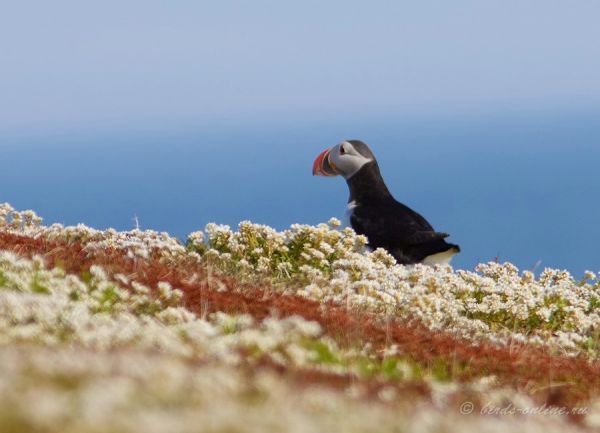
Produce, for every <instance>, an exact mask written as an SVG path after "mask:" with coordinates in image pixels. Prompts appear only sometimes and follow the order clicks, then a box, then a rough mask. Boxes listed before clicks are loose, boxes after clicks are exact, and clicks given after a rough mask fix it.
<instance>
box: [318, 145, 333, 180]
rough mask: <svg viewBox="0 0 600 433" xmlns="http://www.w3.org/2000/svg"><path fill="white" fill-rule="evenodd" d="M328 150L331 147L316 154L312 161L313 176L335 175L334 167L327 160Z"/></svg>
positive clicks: (329, 150)
mask: <svg viewBox="0 0 600 433" xmlns="http://www.w3.org/2000/svg"><path fill="white" fill-rule="evenodd" d="M329 152H331V149H327V150H324V151H323V152H321V153H320V154H319V156H317V159H315V162H314V163H313V170H312V173H313V176H337V172H336V171H335V167H334V166H332V165H331V164H330V162H329Z"/></svg>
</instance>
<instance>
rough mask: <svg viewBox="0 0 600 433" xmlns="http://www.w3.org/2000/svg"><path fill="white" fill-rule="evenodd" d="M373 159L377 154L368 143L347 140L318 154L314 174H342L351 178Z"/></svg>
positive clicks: (314, 164)
mask: <svg viewBox="0 0 600 433" xmlns="http://www.w3.org/2000/svg"><path fill="white" fill-rule="evenodd" d="M371 161H375V155H373V152H371V149H369V146H367V145H366V143H363V142H362V141H360V140H346V141H342V142H341V143H340V144H338V145H336V146H333V147H332V148H331V149H328V150H325V151H323V152H321V153H320V154H319V156H317V159H315V162H314V163H313V175H317V176H337V175H341V176H344V178H345V179H350V178H351V177H352V176H353V175H354V174H356V173H357V172H358V171H359V170H360V169H361V168H362V167H363V166H364V165H365V164H367V163H369V162H371Z"/></svg>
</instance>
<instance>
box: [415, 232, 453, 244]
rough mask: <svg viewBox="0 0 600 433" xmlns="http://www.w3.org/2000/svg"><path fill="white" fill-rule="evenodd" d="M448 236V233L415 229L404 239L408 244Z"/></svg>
mask: <svg viewBox="0 0 600 433" xmlns="http://www.w3.org/2000/svg"><path fill="white" fill-rule="evenodd" d="M448 236H450V235H449V234H448V233H441V232H434V231H417V232H415V233H414V234H412V235H410V236H409V237H408V238H407V239H406V243H407V244H408V245H418V244H424V243H426V242H431V241H437V240H441V239H446V238H447V237H448Z"/></svg>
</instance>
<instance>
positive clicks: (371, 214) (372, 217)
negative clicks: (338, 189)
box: [350, 206, 448, 245]
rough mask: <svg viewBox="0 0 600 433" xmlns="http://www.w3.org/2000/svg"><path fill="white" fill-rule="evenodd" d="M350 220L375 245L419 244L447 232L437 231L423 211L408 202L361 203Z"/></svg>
mask: <svg viewBox="0 0 600 433" xmlns="http://www.w3.org/2000/svg"><path fill="white" fill-rule="evenodd" d="M398 210H400V211H398ZM350 223H351V224H352V227H353V228H354V230H355V231H356V232H357V233H360V234H364V235H366V236H367V237H368V238H369V242H370V243H371V244H374V245H395V244H397V245H416V244H421V243H425V242H430V241H434V240H437V239H443V238H444V237H446V236H448V235H446V234H445V233H437V232H435V231H434V230H433V228H432V227H431V225H429V223H428V222H427V221H426V220H425V219H424V218H423V217H422V216H421V215H419V214H417V213H416V212H414V211H413V210H411V209H409V208H408V207H406V206H404V207H402V208H400V209H398V208H394V207H392V208H389V207H386V208H366V207H358V208H356V209H355V210H354V212H353V213H352V215H351V216H350Z"/></svg>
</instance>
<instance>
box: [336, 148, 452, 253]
mask: <svg viewBox="0 0 600 433" xmlns="http://www.w3.org/2000/svg"><path fill="white" fill-rule="evenodd" d="M351 142H352V144H353V145H354V146H357V145H356V144H355V142H358V140H352V141H351ZM358 143H360V144H362V145H363V146H365V147H366V149H367V150H368V152H369V153H370V155H372V153H371V151H370V149H369V148H368V147H367V146H366V145H365V144H364V143H362V142H358ZM359 146H360V145H359ZM357 150H359V151H360V152H361V153H362V154H363V155H364V153H363V150H362V149H357ZM347 183H348V187H349V189H350V199H349V202H350V203H352V204H353V209H352V213H351V215H350V223H351V224H352V228H353V229H354V231H356V232H357V233H359V234H362V235H365V236H366V237H367V238H368V240H369V246H370V247H371V248H373V249H375V248H385V249H386V250H387V251H388V252H389V253H390V254H391V255H392V256H394V258H395V259H396V260H397V261H398V263H401V264H414V263H419V262H422V261H423V260H424V259H425V258H426V257H428V256H431V255H434V254H438V253H443V252H446V251H448V250H450V249H453V248H454V249H455V250H456V252H458V251H460V248H459V247H458V245H454V244H450V243H447V242H446V241H445V240H444V238H446V237H447V236H448V235H447V234H445V233H438V232H436V231H435V230H434V229H433V227H432V226H431V224H429V222H427V220H426V219H425V218H423V217H422V216H421V215H420V214H418V213H417V212H415V211H414V210H412V209H410V208H409V207H408V206H405V205H404V204H402V203H400V202H398V201H397V200H396V199H394V197H393V196H392V194H391V193H390V192H389V190H388V188H387V186H386V185H385V182H384V181H383V178H382V176H381V172H380V170H379V165H378V164H377V160H375V158H374V156H372V161H371V162H368V163H367V164H365V165H364V166H363V167H362V168H361V169H360V170H359V171H358V172H357V173H356V174H354V175H353V176H352V177H351V178H349V179H347Z"/></svg>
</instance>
